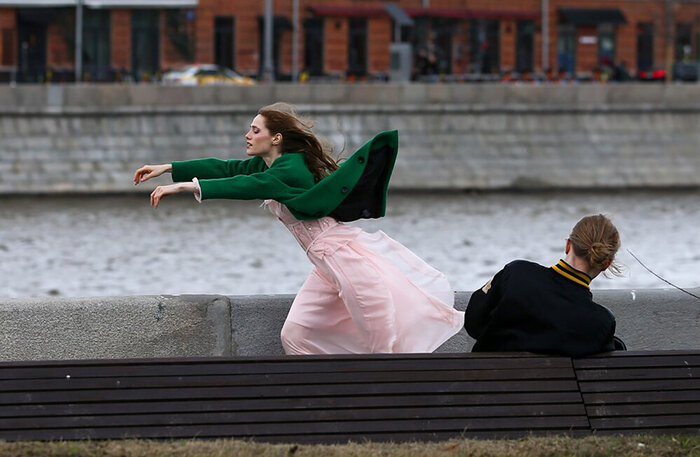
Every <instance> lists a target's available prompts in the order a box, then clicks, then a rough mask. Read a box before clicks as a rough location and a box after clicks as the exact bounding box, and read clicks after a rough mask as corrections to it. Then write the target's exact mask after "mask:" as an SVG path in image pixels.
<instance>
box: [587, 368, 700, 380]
mask: <svg viewBox="0 0 700 457" xmlns="http://www.w3.org/2000/svg"><path fill="white" fill-rule="evenodd" d="M576 376H577V378H578V379H579V381H609V380H631V379H682V378H688V379H692V378H695V379H700V366H697V367H690V366H677V367H668V368H667V367H663V368H661V367H642V368H610V369H593V370H578V371H577V373H576Z"/></svg>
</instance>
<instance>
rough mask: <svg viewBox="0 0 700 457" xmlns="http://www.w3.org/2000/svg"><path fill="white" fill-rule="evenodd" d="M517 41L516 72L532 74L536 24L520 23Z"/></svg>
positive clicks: (530, 22) (529, 22)
mask: <svg viewBox="0 0 700 457" xmlns="http://www.w3.org/2000/svg"><path fill="white" fill-rule="evenodd" d="M517 28H518V30H517V39H516V40H515V71H517V72H518V73H525V72H532V70H533V67H534V64H533V62H534V60H535V59H534V55H535V24H534V22H532V21H518V26H517Z"/></svg>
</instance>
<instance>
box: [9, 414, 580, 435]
mask: <svg viewBox="0 0 700 457" xmlns="http://www.w3.org/2000/svg"><path fill="white" fill-rule="evenodd" d="M525 425H527V428H529V429H531V430H536V429H548V430H561V429H576V428H580V429H582V428H588V426H589V424H588V420H587V419H586V417H585V416H551V417H528V418H519V417H516V418H501V417H497V418H458V419H410V420H386V421H385V420H360V421H329V422H302V423H296V422H294V423H289V422H281V423H272V422H266V423H260V424H258V423H246V424H202V425H196V426H190V425H183V426H153V427H148V426H133V427H132V426H124V427H104V428H101V427H79V428H71V427H65V428H55V429H48V428H43V429H40V430H31V431H32V432H35V433H41V432H47V431H54V432H60V433H61V434H64V433H65V434H68V433H70V431H71V430H76V431H78V432H79V431H81V430H94V431H95V432H97V433H98V434H97V435H95V437H98V436H99V437H100V438H102V437H103V436H102V435H103V433H104V434H105V435H109V434H110V433H111V432H113V431H122V432H126V433H133V434H136V435H139V434H143V432H144V431H146V430H151V431H153V430H158V429H170V430H172V429H192V428H197V429H199V430H201V433H207V432H206V430H208V429H209V430H222V431H223V430H225V435H224V436H232V437H237V436H238V437H242V436H259V437H264V436H272V435H277V434H298V435H305V434H316V433H321V434H322V433H379V432H383V433H387V432H393V431H396V430H401V431H403V432H407V431H416V432H425V431H456V432H459V431H462V430H465V429H466V430H508V429H522V428H523V427H524V426H525ZM29 431H30V430H27V432H29ZM17 432H18V431H17V430H16V431H12V430H7V429H3V430H0V439H7V437H8V436H11V434H12V433H15V434H17ZM55 434H57V433H55ZM144 436H145V434H144ZM191 436H199V435H197V434H195V435H191ZM203 436H206V435H203ZM219 436H221V435H219Z"/></svg>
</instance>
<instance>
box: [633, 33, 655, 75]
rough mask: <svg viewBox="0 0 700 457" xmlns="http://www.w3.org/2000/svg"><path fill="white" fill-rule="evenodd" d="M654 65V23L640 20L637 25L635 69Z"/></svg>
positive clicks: (644, 68)
mask: <svg viewBox="0 0 700 457" xmlns="http://www.w3.org/2000/svg"><path fill="white" fill-rule="evenodd" d="M653 65H654V24H653V23H651V22H642V23H640V24H639V25H638V26H637V71H645V70H649V69H651V67H652V66H653Z"/></svg>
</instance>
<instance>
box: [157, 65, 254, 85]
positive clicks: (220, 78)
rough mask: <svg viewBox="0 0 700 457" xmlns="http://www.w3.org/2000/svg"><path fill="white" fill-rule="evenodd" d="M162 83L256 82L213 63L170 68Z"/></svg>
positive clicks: (236, 83) (235, 83)
mask: <svg viewBox="0 0 700 457" xmlns="http://www.w3.org/2000/svg"><path fill="white" fill-rule="evenodd" d="M163 83H164V84H180V85H185V86H202V85H209V84H234V85H239V86H252V85H254V84H255V83H256V81H255V80H254V79H253V78H249V77H247V76H243V75H240V74H238V73H236V72H235V71H233V70H231V69H229V68H226V67H222V66H220V65H213V64H197V65H188V66H186V67H184V68H180V69H177V70H172V71H169V72H167V73H165V74H164V75H163Z"/></svg>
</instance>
